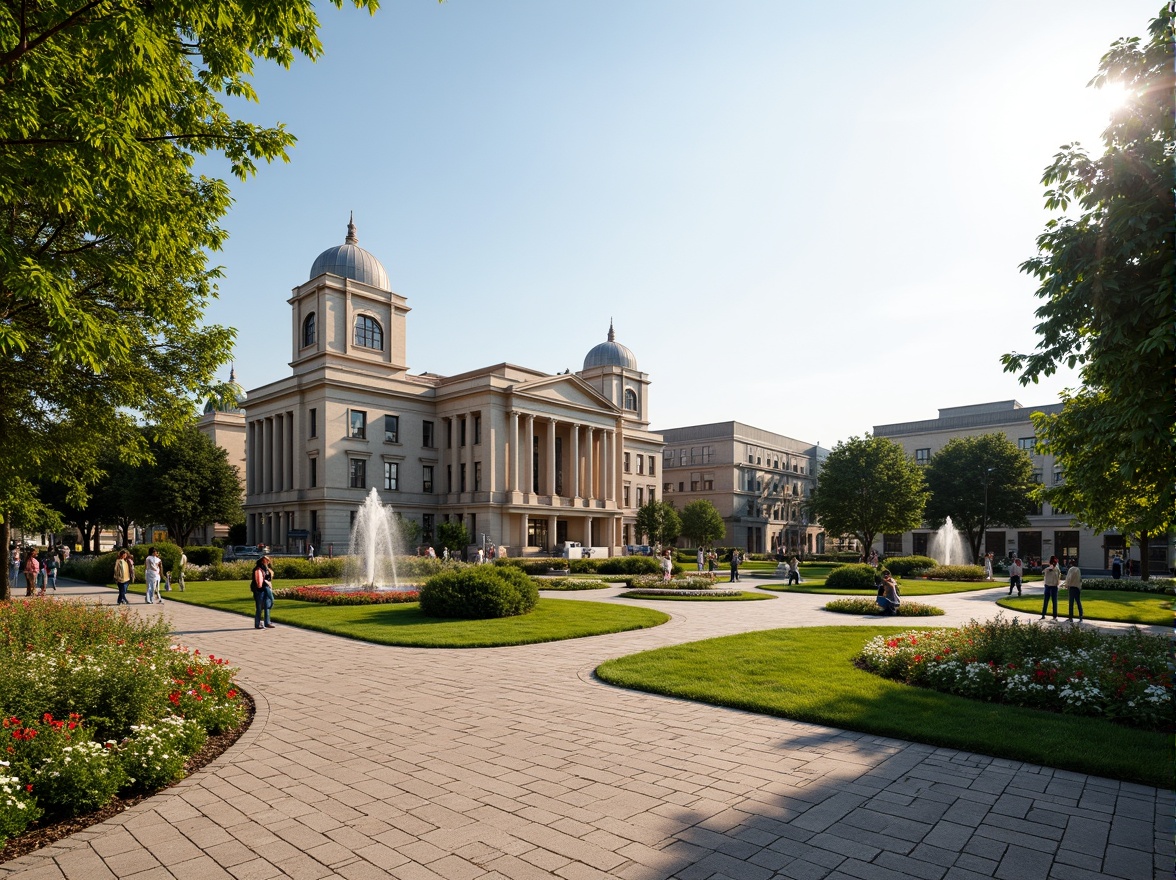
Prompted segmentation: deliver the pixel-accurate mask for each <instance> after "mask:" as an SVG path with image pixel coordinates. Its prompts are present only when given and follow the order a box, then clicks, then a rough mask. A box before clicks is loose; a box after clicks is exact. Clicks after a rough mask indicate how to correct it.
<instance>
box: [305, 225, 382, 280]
mask: <svg viewBox="0 0 1176 880" xmlns="http://www.w3.org/2000/svg"><path fill="white" fill-rule="evenodd" d="M353 221H354V218H353V219H352V221H349V222H348V224H347V238H346V240H344V242H343V244H341V245H337V246H336V247H333V248H327V249H326V250H325V251H323V252H322V253H321V254H319V255H318V257H317V258H316V259H315V261H314V263H313V265H311V267H310V277H311V278H316V277H317V276H319V275H322V274H323V273H324V272H329V273H330V274H331V275H338V276H339V277H340V278H353V279H355V280H356V281H362V282H363V283H364V284H370V285H371V286H372V287H378V288H380V290H391V289H392V288H391V287H390V286H389V284H388V273H387V272H385V271H384V266H383V265H382V264H381V263H380V261H379V260H377V259H376V258H375V257H373V256H372V255H371V254H369V253H368V252H367V251H365V250H364V249H363V248H361V247H360V246H359V238H358V237H357V236H356V234H355V223H354V222H353Z"/></svg>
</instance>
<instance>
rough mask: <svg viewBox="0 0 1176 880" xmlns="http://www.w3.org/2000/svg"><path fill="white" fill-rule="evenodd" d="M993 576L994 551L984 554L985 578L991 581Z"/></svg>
mask: <svg viewBox="0 0 1176 880" xmlns="http://www.w3.org/2000/svg"><path fill="white" fill-rule="evenodd" d="M992 579H993V578H992V553H985V554H984V580H986V581H991V580H992Z"/></svg>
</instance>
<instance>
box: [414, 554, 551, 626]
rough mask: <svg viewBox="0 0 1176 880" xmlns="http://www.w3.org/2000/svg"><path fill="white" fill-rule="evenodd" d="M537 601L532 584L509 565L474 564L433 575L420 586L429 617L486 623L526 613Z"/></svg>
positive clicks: (519, 571)
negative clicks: (490, 620) (482, 621)
mask: <svg viewBox="0 0 1176 880" xmlns="http://www.w3.org/2000/svg"><path fill="white" fill-rule="evenodd" d="M538 601H539V590H538V588H537V587H536V586H535V582H534V581H533V580H531V578H530V576H529V575H527V574H526V573H525V572H523V571H522V570H521V569H519V568H515V567H512V566H506V565H503V566H497V565H494V566H491V565H473V566H466V567H464V568H461V569H454V570H452V571H444V572H441V573H440V574H436V575H433V576H432V577H431V578H429V579H428V580H427V581H425V585H424V586H423V587H421V613H422V614H424V615H426V616H428V617H447V618H459V619H461V620H486V619H489V618H494V617H515V616H517V615H520V614H526V613H527V612H528V611H530V610H531V609H533V608H534V607H535V603H537V602H538Z"/></svg>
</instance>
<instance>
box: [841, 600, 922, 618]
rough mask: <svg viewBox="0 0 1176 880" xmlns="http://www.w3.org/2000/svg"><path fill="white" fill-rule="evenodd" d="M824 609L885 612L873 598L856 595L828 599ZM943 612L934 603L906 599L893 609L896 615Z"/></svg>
mask: <svg viewBox="0 0 1176 880" xmlns="http://www.w3.org/2000/svg"><path fill="white" fill-rule="evenodd" d="M825 610H826V611H835V612H837V613H838V614H877V615H879V616H881V615H883V614H885V612H884V611H883V610H882V606H881V605H879V604H878V603H877V602H876V601H874V600H873V599H868V598H865V597H861V598H859V597H856V596H855V597H854V598H852V599H830V600H829V601H828V602H826V603H825ZM943 613H944V611H943V609H942V608H936V607H935V606H934V605H924V604H922V603H921V602H909V601H906V600H904V601H903V602H902V604H901V605H899V606H898V608H897V609H895V611H894V614H895V615H896V616H898V617H937V616H939V615H941V614H943Z"/></svg>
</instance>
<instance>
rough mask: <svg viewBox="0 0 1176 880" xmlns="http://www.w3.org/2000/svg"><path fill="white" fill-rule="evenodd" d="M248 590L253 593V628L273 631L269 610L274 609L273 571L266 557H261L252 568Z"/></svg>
mask: <svg viewBox="0 0 1176 880" xmlns="http://www.w3.org/2000/svg"><path fill="white" fill-rule="evenodd" d="M249 589H250V591H251V592H252V593H253V628H254V629H274V625H273V624H272V623H270V609H271V608H273V607H274V570H273V569H272V568H270V564H269V557H268V556H263V557H261V558H260V559H258V560H257V564H256V565H254V566H253V578H252V580H250V582H249Z"/></svg>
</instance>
